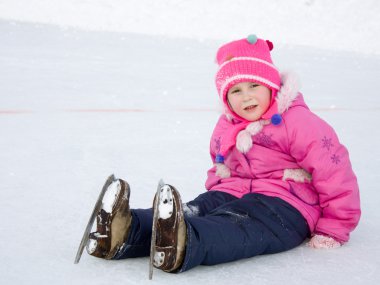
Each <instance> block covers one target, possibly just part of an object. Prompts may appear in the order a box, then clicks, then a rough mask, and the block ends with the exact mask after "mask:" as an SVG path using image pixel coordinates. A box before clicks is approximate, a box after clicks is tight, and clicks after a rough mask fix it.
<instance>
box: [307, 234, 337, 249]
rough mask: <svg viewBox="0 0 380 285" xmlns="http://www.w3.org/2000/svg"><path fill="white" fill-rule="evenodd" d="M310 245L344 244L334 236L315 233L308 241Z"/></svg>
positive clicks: (314, 246)
mask: <svg viewBox="0 0 380 285" xmlns="http://www.w3.org/2000/svg"><path fill="white" fill-rule="evenodd" d="M307 245H308V246H309V247H312V248H337V247H340V246H341V245H342V244H341V243H340V242H338V241H336V240H335V239H333V238H332V237H327V236H324V235H315V236H313V237H312V238H311V239H310V241H309V242H308V243H307Z"/></svg>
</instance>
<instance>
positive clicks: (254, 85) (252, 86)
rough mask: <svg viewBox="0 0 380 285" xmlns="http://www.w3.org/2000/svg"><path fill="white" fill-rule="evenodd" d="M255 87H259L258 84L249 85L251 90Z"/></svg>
mask: <svg viewBox="0 0 380 285" xmlns="http://www.w3.org/2000/svg"><path fill="white" fill-rule="evenodd" d="M257 86H259V85H258V84H251V88H255V87H257Z"/></svg>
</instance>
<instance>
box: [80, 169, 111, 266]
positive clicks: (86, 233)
mask: <svg viewBox="0 0 380 285" xmlns="http://www.w3.org/2000/svg"><path fill="white" fill-rule="evenodd" d="M115 180H116V178H115V176H114V175H113V174H112V175H110V176H109V177H108V179H107V181H106V182H105V183H104V186H103V188H102V190H101V191H100V193H99V197H98V200H96V203H95V206H94V210H93V211H92V213H91V216H90V219H89V221H88V223H87V226H86V229H85V230H84V233H83V237H82V240H81V242H80V244H79V247H78V251H77V254H76V256H75V260H74V264H78V263H79V261H80V259H81V257H82V254H83V250H84V248H85V247H86V245H87V242H88V239H89V234H90V231H91V228H92V225H93V223H94V221H95V218H96V215H97V213H98V211H99V210H100V209H101V208H102V200H103V197H104V194H105V193H106V191H107V189H108V186H110V185H111V184H112V183H113V182H114V181H115Z"/></svg>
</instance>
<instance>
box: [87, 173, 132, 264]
mask: <svg viewBox="0 0 380 285" xmlns="http://www.w3.org/2000/svg"><path fill="white" fill-rule="evenodd" d="M129 195H130V188H129V185H128V183H127V182H126V181H124V180H122V179H116V180H114V181H113V182H112V184H110V185H109V186H108V188H107V190H106V192H105V194H104V197H103V200H102V208H101V209H100V210H99V211H98V213H97V217H96V222H95V223H94V226H95V224H96V231H94V232H92V233H90V236H89V240H88V243H87V247H86V250H87V252H88V254H90V255H93V256H96V257H100V258H105V259H112V257H114V256H115V254H116V253H117V251H118V250H119V248H120V247H121V245H122V244H123V243H124V241H125V240H126V239H127V237H128V233H129V229H130V226H131V221H132V216H131V211H130V209H129Z"/></svg>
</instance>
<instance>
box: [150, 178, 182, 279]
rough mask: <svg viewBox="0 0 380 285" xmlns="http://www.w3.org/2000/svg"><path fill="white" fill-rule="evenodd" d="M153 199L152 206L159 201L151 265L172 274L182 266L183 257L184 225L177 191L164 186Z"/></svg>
mask: <svg viewBox="0 0 380 285" xmlns="http://www.w3.org/2000/svg"><path fill="white" fill-rule="evenodd" d="M157 195H158V197H157ZM154 199H155V200H154V202H153V203H154V205H156V203H155V201H156V199H159V201H158V211H157V213H158V219H157V223H156V240H155V246H154V259H153V265H154V266H155V267H156V268H159V269H162V270H164V271H166V272H173V271H175V270H176V269H178V268H179V267H180V266H181V265H182V262H183V259H184V257H185V247H186V224H185V221H184V218H183V210H182V202H181V197H180V195H179V193H178V191H177V189H175V188H174V187H173V186H171V185H167V184H166V185H164V186H163V187H162V188H161V190H160V192H159V194H156V197H155V198H154Z"/></svg>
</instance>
